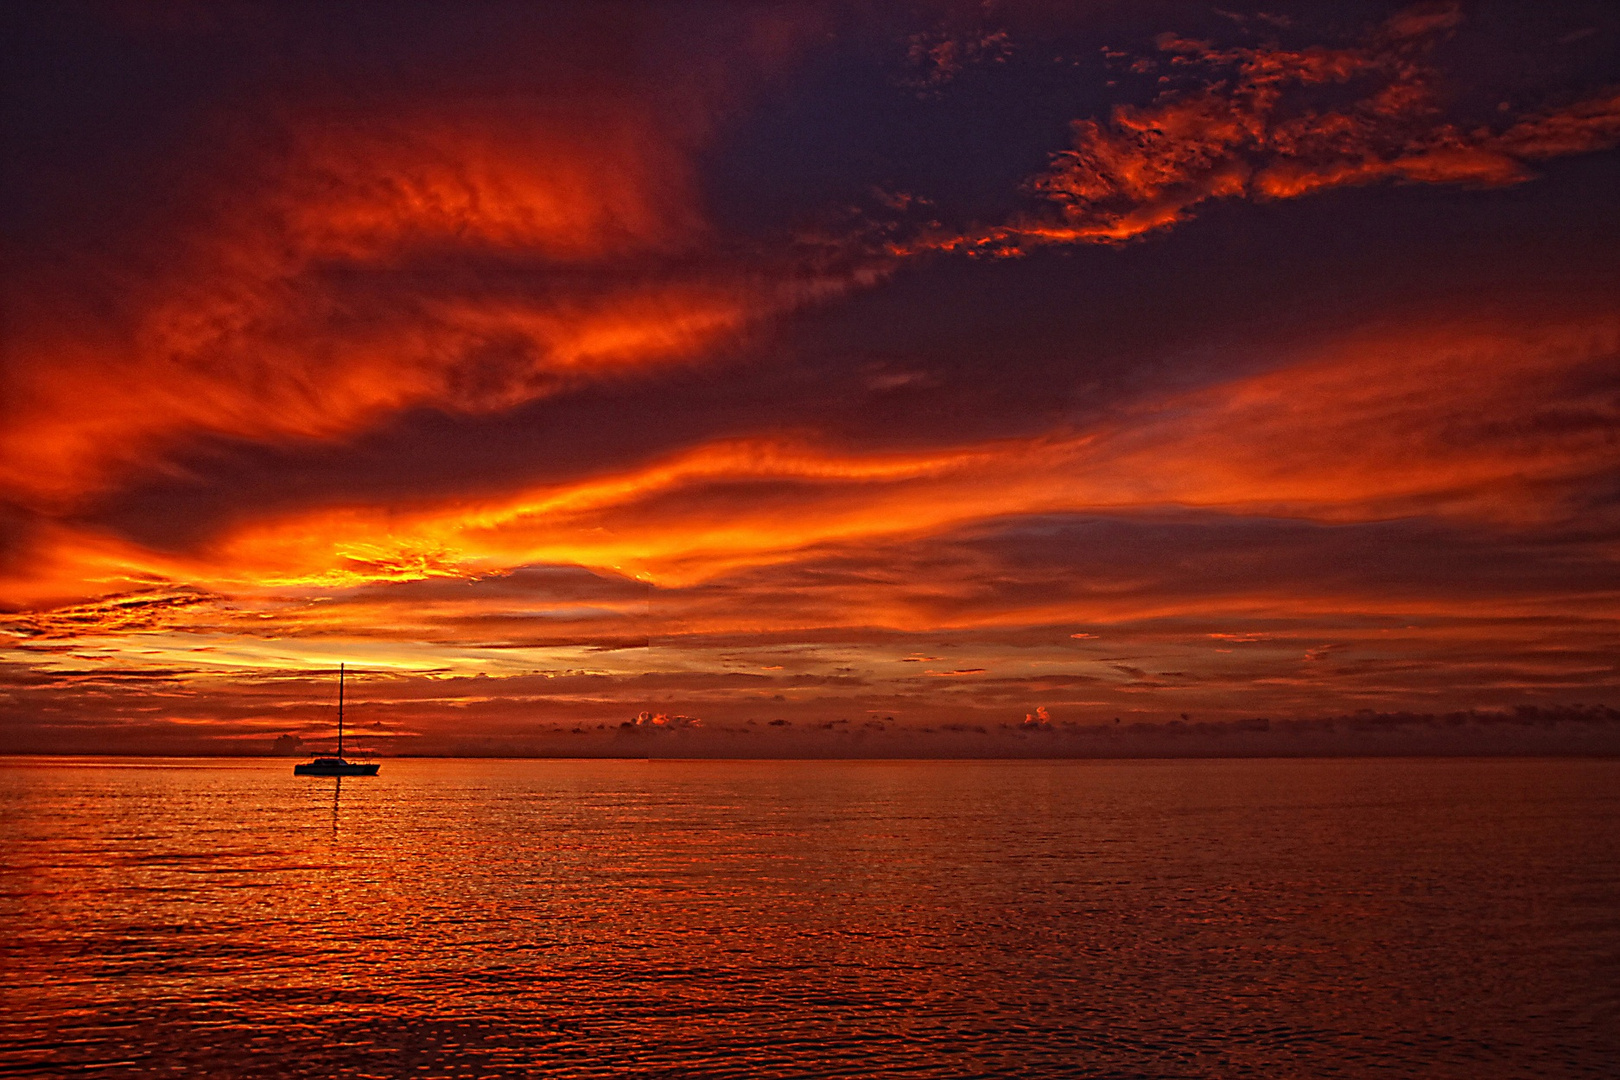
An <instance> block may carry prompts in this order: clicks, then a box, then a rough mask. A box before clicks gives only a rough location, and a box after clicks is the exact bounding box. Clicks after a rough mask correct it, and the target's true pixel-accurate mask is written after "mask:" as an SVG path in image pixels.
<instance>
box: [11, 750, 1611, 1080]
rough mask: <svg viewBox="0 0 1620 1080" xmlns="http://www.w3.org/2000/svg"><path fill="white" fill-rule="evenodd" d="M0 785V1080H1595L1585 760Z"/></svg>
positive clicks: (838, 768) (1606, 956)
mask: <svg viewBox="0 0 1620 1080" xmlns="http://www.w3.org/2000/svg"><path fill="white" fill-rule="evenodd" d="M342 783H343V786H342V791H341V801H340V802H339V803H337V804H334V785H335V782H334V781H332V780H321V779H311V778H301V777H300V778H295V777H293V776H292V775H291V763H290V762H287V761H240V762H229V761H201V760H184V761H152V760H135V759H128V760H116V759H102V760H65V759H21V758H11V759H0V815H3V825H0V828H3V834H0V835H3V840H4V845H3V849H0V851H3V854H0V921H3V926H4V933H3V936H0V1069H4V1070H8V1071H10V1072H13V1073H22V1074H39V1075H65V1074H73V1073H76V1072H78V1071H80V1070H85V1071H89V1070H95V1071H98V1072H100V1073H101V1074H103V1075H188V1076H333V1075H356V1076H405V1075H409V1076H424V1077H431V1076H455V1077H461V1076H508V1075H516V1074H523V1073H532V1074H544V1075H548V1076H606V1075H609V1074H619V1075H622V1074H642V1075H682V1074H684V1075H703V1076H737V1077H763V1076H867V1075H882V1076H914V1077H924V1076H941V1077H944V1076H952V1077H954V1076H971V1075H1009V1076H1011V1075H1017V1076H1122V1077H1123V1076H1220V1077H1224V1076H1245V1075H1249V1076H1265V1077H1321V1076H1366V1075H1373V1074H1381V1075H1396V1076H1425V1077H1482V1076H1483V1077H1520V1076H1547V1077H1557V1076H1609V1077H1612V1076H1616V1075H1620V761H1612V760H1587V761H1553V760H1515V761H1508V760H1488V761H1456V760H1449V761H1447V760H1433V761H1415V760H1352V761H1196V762H1133V763H1119V762H1109V763H1102V762H1058V763H1040V762H899V763H895V762H885V763H872V762H640V761H502V762H494V761H404V760H399V761H386V762H385V763H384V764H383V768H382V774H381V775H380V776H379V777H377V778H375V779H371V780H359V779H350V780H346V781H343V782H342Z"/></svg>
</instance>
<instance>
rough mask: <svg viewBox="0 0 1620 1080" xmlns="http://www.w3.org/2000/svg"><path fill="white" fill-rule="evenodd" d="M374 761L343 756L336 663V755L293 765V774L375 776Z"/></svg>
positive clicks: (340, 691) (340, 687) (340, 667)
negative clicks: (354, 759) (355, 759)
mask: <svg viewBox="0 0 1620 1080" xmlns="http://www.w3.org/2000/svg"><path fill="white" fill-rule="evenodd" d="M377 768H378V763H377V762H375V761H348V760H346V759H345V758H344V757H343V665H342V664H339V665H338V745H337V756H336V757H318V758H316V759H315V760H313V761H306V762H304V763H303V764H301V765H294V766H293V775H294V776H376V775H377Z"/></svg>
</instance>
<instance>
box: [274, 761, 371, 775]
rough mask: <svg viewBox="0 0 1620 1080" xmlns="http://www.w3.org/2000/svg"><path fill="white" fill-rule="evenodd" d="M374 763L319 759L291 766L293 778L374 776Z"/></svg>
mask: <svg viewBox="0 0 1620 1080" xmlns="http://www.w3.org/2000/svg"><path fill="white" fill-rule="evenodd" d="M377 767H378V763H377V762H375V761H344V760H342V759H341V758H321V759H319V760H316V761H306V762H304V763H303V764H301V765H294V766H293V775H294V776H376V775H377Z"/></svg>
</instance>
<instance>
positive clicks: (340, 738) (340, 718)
mask: <svg viewBox="0 0 1620 1080" xmlns="http://www.w3.org/2000/svg"><path fill="white" fill-rule="evenodd" d="M342 756H343V665H342V664H339V665H338V757H342Z"/></svg>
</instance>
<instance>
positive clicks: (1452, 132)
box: [0, 0, 1620, 755]
mask: <svg viewBox="0 0 1620 1080" xmlns="http://www.w3.org/2000/svg"><path fill="white" fill-rule="evenodd" d="M3 17H4V20H5V27H4V35H3V43H0V50H3V51H4V54H5V56H4V60H5V67H6V73H7V74H6V81H7V84H8V86H7V91H6V93H5V94H4V95H3V97H4V100H3V102H0V108H3V116H0V123H3V125H4V141H5V145H6V147H7V150H6V153H5V155H4V161H3V163H0V227H3V229H4V251H3V253H0V258H3V260H4V264H3V265H4V280H3V284H4V289H3V292H0V302H3V311H0V315H3V323H0V333H3V337H0V344H3V357H0V359H3V368H0V380H3V381H0V751H13V752H16V751H29V752H32V751H51V752H63V751H66V752H100V751H105V750H116V751H121V752H147V753H192V752H243V753H245V752H257V751H259V750H262V749H263V748H265V747H268V746H271V745H276V744H275V743H274V742H273V740H276V739H277V738H278V737H280V740H281V741H280V743H279V745H280V746H281V747H282V748H283V749H312V748H317V747H322V746H325V745H326V742H325V740H326V737H327V736H329V735H330V734H331V730H332V725H333V720H334V710H333V704H334V698H335V691H336V678H335V675H336V668H337V665H338V664H339V663H344V664H346V665H347V666H348V669H349V671H350V672H351V673H352V677H351V678H350V680H349V683H348V694H349V697H348V702H349V712H348V714H347V715H348V717H349V720H350V722H351V723H352V724H354V725H355V726H356V727H357V728H358V729H359V730H360V731H361V732H362V733H363V734H364V736H365V737H366V738H367V739H368V740H369V741H370V742H371V743H372V744H373V746H374V747H376V748H378V749H380V750H381V751H383V752H390V753H513V754H522V753H543V754H551V753H579V754H598V753H633V754H640V753H665V752H668V753H675V752H680V753H705V752H714V753H720V752H725V753H739V754H755V753H763V754H769V753H773V752H781V753H792V754H829V755H832V754H844V753H863V752H874V753H877V752H881V753H902V752H904V753H931V752H945V753H962V754H993V753H1001V752H1042V753H1056V752H1065V751H1064V750H1063V748H1064V747H1068V748H1069V749H1070V750H1073V749H1074V748H1075V747H1078V746H1080V745H1082V743H1083V742H1084V738H1092V737H1094V736H1099V735H1107V734H1109V733H1110V732H1111V731H1126V730H1129V731H1135V732H1138V733H1146V734H1145V735H1144V737H1147V736H1156V735H1158V734H1163V733H1165V732H1178V731H1189V730H1193V729H1197V730H1203V731H1206V732H1207V731H1239V732H1242V731H1248V732H1254V731H1263V730H1266V729H1265V728H1264V726H1257V725H1263V724H1266V723H1270V722H1273V721H1274V722H1276V723H1277V724H1279V725H1283V726H1286V725H1289V724H1294V725H1296V726H1297V725H1301V724H1308V723H1311V722H1316V721H1318V720H1320V719H1321V718H1325V717H1326V718H1331V717H1358V716H1359V717H1362V718H1364V719H1367V718H1371V719H1370V720H1368V722H1369V723H1371V722H1372V721H1373V720H1377V721H1378V722H1385V721H1388V720H1389V718H1392V717H1402V716H1406V717H1412V716H1417V717H1443V716H1446V715H1453V716H1455V715H1457V714H1471V715H1473V716H1475V717H1478V716H1489V717H1518V718H1519V719H1520V720H1521V721H1525V722H1535V721H1536V720H1537V718H1538V717H1539V718H1542V719H1546V718H1547V717H1555V718H1557V717H1563V718H1566V719H1567V718H1569V717H1575V718H1576V719H1582V718H1585V720H1587V721H1590V720H1591V719H1592V718H1593V717H1596V716H1599V715H1600V714H1601V715H1604V716H1608V717H1609V718H1610V719H1611V720H1612V719H1613V718H1614V716H1613V714H1612V713H1611V712H1605V710H1607V709H1609V708H1610V707H1613V706H1620V668H1617V663H1620V304H1617V302H1616V298H1617V297H1620V151H1617V150H1616V147H1617V146H1620V11H1617V10H1616V9H1615V8H1614V6H1613V5H1612V4H1609V3H1606V2H1600V0H1592V2H1582V0H1568V2H1565V0H1558V2H1549V3H1538V4H1525V3H1522V2H1485V0H1482V2H1468V3H1449V2H1441V3H1420V4H1417V5H1415V6H1414V5H1411V4H1399V3H1397V4H1390V3H1374V2H1349V0H1345V2H1338V0H1317V2H1275V3H1267V4H1265V5H1262V6H1258V7H1256V6H1251V5H1247V4H1241V3H1235V2H1234V3H1226V2H1224V0H1223V2H1222V3H1219V4H1215V5H1205V4H1199V3H1152V2H1145V3H1144V2H1133V3H1104V2H1084V0H1077V2H1073V3H1049V2H1036V0H1028V2H1014V0H1004V2H984V3H925V2H918V3H905V4H890V5H882V4H880V5H870V4H854V3H804V4H781V5H772V4H759V5H746V4H733V3H715V4H701V3H679V4H675V3H670V4H656V3H644V4H637V3H629V2H625V3H613V4H600V3H582V4H578V5H569V4H562V3H546V4H532V3H518V2H494V0H474V2H471V3H464V4H453V5H452V4H438V3H394V4H387V5H381V4H374V3H340V2H333V3H322V4H310V3H249V2H235V0H220V2H207V3H204V2H195V3H192V2H182V0H174V2H157V0H153V2H134V0H129V2H114V0H107V2H102V3H54V2H44V0H42V2H40V3H33V4H14V5H9V6H8V7H7V9H6V11H5V14H4V16H3ZM1526 718H1528V721H1527V720H1526ZM1437 722H1439V721H1433V720H1427V721H1425V723H1428V724H1430V725H1431V726H1432V725H1433V724H1434V723H1437ZM1477 727H1478V725H1477V724H1474V723H1473V721H1472V720H1470V721H1469V723H1468V724H1465V725H1464V726H1463V728H1461V729H1459V730H1461V731H1463V732H1464V733H1463V734H1462V735H1460V736H1458V738H1461V739H1462V740H1463V743H1462V744H1461V745H1462V746H1463V747H1464V748H1465V749H1466V748H1467V746H1468V745H1469V744H1468V743H1467V740H1468V739H1471V738H1480V739H1487V736H1488V732H1487V733H1484V734H1481V733H1480V732H1476V730H1475V729H1476V728H1477ZM1480 731H1483V729H1480ZM1086 733H1090V734H1089V735H1088V734H1086ZM1469 733H1473V734H1469ZM1065 739H1068V740H1069V741H1068V742H1065V741H1064V740H1065ZM1075 740H1080V741H1075ZM1487 741H1488V740H1487ZM1086 745H1089V744H1086ZM863 748H864V749H863Z"/></svg>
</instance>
